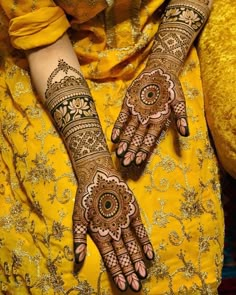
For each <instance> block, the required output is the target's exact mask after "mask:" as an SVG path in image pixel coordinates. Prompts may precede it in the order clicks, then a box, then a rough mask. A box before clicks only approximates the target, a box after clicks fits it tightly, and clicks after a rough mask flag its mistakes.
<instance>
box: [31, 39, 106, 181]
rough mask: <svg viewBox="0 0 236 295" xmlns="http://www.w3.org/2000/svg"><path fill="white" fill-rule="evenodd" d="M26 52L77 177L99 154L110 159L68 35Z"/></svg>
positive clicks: (43, 98) (40, 94)
mask: <svg viewBox="0 0 236 295" xmlns="http://www.w3.org/2000/svg"><path fill="white" fill-rule="evenodd" d="M27 55H28V61H29V65H30V71H31V77H32V80H33V83H34V86H35V88H36V91H37V93H38V94H39V96H40V98H41V99H42V101H43V103H44V105H45V107H46V108H47V110H48V112H49V113H50V115H51V118H52V120H53V123H54V124H55V126H56V127H57V129H58V131H59V133H60V135H61V137H62V138H63V140H64V143H65V145H66V147H67V150H68V153H69V155H70V157H71V160H72V163H73V167H74V169H75V172H76V175H77V177H78V178H80V171H81V170H82V169H83V168H84V167H86V165H88V162H91V161H93V160H94V159H96V158H98V157H100V158H106V161H110V155H109V152H108V150H107V146H106V142H105V138H104V135H103V132H102V128H101V125H100V122H99V118H98V115H97V112H96V109H95V105H94V101H93V99H92V97H91V94H90V91H89V88H88V86H87V83H86V81H85V79H84V78H83V76H82V74H81V72H80V66H79V62H78V60H77V57H76V55H75V53H74V50H73V47H72V45H71V42H70V40H69V38H68V37H67V36H66V35H65V36H63V37H62V38H61V39H59V40H58V41H57V42H55V43H54V44H52V45H50V46H47V47H45V48H41V49H36V50H34V51H31V52H28V54H27Z"/></svg>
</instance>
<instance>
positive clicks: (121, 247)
mask: <svg viewBox="0 0 236 295" xmlns="http://www.w3.org/2000/svg"><path fill="white" fill-rule="evenodd" d="M113 247H114V249H115V253H116V255H117V258H118V261H119V264H120V267H121V269H122V271H123V274H124V275H125V277H126V280H127V282H128V284H129V286H130V288H131V289H132V290H133V291H136V292H138V291H139V290H140V289H141V287H142V286H141V282H140V280H139V278H138V277H137V275H136V273H135V270H134V267H133V264H132V261H131V259H130V256H129V253H128V251H127V249H126V247H125V244H124V242H123V240H119V241H113Z"/></svg>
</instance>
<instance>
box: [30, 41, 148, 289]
mask: <svg viewBox="0 0 236 295" xmlns="http://www.w3.org/2000/svg"><path fill="white" fill-rule="evenodd" d="M28 60H29V65H30V70H31V77H32V79H33V82H34V85H35V87H36V90H37V92H38V94H39V96H40V97H41V99H42V100H43V102H44V104H45V107H46V108H47V110H48V112H49V113H50V115H51V117H52V121H53V123H54V124H55V126H56V127H57V129H58V131H59V133H60V135H61V137H62V138H63V140H64V143H65V145H66V147H67V150H68V153H69V155H70V158H71V161H72V164H73V167H74V170H75V174H76V176H77V179H78V182H79V188H78V191H77V196H76V200H75V206H74V214H73V234H74V250H75V261H76V263H77V264H79V265H80V264H81V263H82V262H83V260H84V258H85V255H86V245H87V243H86V234H87V231H88V232H89V234H90V235H91V237H92V239H93V240H94V242H95V244H96V245H97V247H98V249H99V251H100V253H101V255H102V257H103V260H104V262H105V265H106V267H107V268H108V270H109V271H110V273H111V275H112V277H113V280H114V282H115V284H116V286H117V287H118V288H119V289H120V290H125V289H126V288H127V285H129V286H130V288H131V289H133V290H135V291H138V290H140V288H141V283H140V279H139V278H145V277H146V275H147V271H146V267H145V264H144V261H143V256H142V252H144V254H145V255H146V257H147V258H148V259H153V249H152V246H151V244H150V241H149V239H148V236H147V233H146V230H145V228H144V226H143V224H142V221H141V217H140V213H139V208H138V204H137V202H136V200H135V197H134V195H133V193H132V192H131V191H130V189H129V188H128V186H127V185H126V183H125V182H124V181H123V180H122V179H121V177H120V175H119V174H118V173H117V172H116V171H115V169H114V167H113V164H112V160H111V156H110V153H109V151H108V149H107V145H106V140H105V137H104V134H103V131H102V128H101V125H100V122H99V118H98V115H97V112H96V108H95V105H94V101H93V99H92V97H91V94H90V91H89V89H88V86H87V83H86V81H85V79H84V77H83V75H82V74H81V71H80V66H79V62H78V60H77V57H76V55H75V53H74V51H73V48H72V45H71V42H70V40H69V38H68V37H67V35H64V36H63V37H62V38H60V39H59V40H58V41H56V42H55V43H54V44H52V45H50V46H47V47H45V48H39V49H35V50H33V51H30V52H28ZM132 243H134V245H135V247H131V244H132ZM140 246H141V247H142V249H141V248H140ZM137 275H138V276H137Z"/></svg>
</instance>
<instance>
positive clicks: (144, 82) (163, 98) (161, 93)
mask: <svg viewBox="0 0 236 295" xmlns="http://www.w3.org/2000/svg"><path fill="white" fill-rule="evenodd" d="M174 99H175V91H174V83H173V81H172V79H171V76H170V75H169V74H166V73H164V71H163V70H162V69H155V70H152V71H150V72H143V73H142V74H141V75H140V76H139V77H138V78H136V79H135V80H134V81H133V83H132V84H131V86H130V87H129V89H128V90H127V106H128V107H129V108H130V110H131V113H132V114H133V115H134V116H137V117H138V119H139V122H141V123H142V124H147V123H149V121H151V122H152V121H154V123H156V122H157V121H163V120H165V119H166V118H167V117H168V115H169V113H170V107H169V104H170V103H171V102H172V101H173V100H174Z"/></svg>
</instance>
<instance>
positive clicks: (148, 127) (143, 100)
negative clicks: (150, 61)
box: [112, 67, 188, 166]
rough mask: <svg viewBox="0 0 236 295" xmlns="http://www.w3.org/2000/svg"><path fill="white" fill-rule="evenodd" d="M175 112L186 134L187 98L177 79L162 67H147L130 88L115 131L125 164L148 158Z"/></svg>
mask: <svg viewBox="0 0 236 295" xmlns="http://www.w3.org/2000/svg"><path fill="white" fill-rule="evenodd" d="M172 111H173V112H174V114H175V117H176V124H177V129H178V131H179V133H180V134H181V135H183V136H187V135H188V127H187V120H186V110H185V100H184V95H183V91H182V88H181V85H180V82H179V80H178V78H177V77H176V76H174V75H173V74H170V73H168V72H167V71H166V70H165V69H164V68H161V67H159V68H156V69H146V70H144V71H143V72H142V73H141V74H140V75H139V76H138V77H137V78H136V79H135V80H134V81H133V83H132V84H131V85H130V87H129V88H128V90H127V93H126V96H125V99H124V102H123V105H122V109H121V112H120V114H119V117H118V119H117V121H116V123H115V125H114V128H113V131H112V141H113V142H115V143H117V142H119V145H118V148H117V155H118V156H119V157H123V165H124V166H128V165H129V164H130V163H131V162H132V161H134V160H135V162H136V164H138V165H139V164H141V163H142V162H143V161H145V160H146V158H147V156H148V154H149V153H150V151H151V150H152V149H153V148H154V146H155V144H156V142H157V139H158V137H159V136H160V134H161V131H162V129H163V127H164V125H165V123H166V121H167V119H168V118H169V117H170V114H171V112H172Z"/></svg>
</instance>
